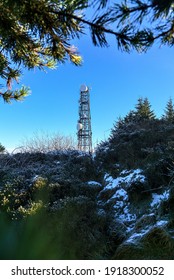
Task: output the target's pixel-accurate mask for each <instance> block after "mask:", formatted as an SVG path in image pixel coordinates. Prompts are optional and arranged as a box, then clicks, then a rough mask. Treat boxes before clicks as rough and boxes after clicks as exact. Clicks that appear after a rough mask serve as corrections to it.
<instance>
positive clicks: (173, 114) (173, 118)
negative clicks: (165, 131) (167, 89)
mask: <svg viewBox="0 0 174 280" xmlns="http://www.w3.org/2000/svg"><path fill="white" fill-rule="evenodd" d="M163 119H165V120H166V121H168V122H170V123H174V105H173V101H172V99H171V98H170V99H169V101H168V102H167V105H166V108H165V111H164V115H163Z"/></svg>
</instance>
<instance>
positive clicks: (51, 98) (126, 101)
mask: <svg viewBox="0 0 174 280" xmlns="http://www.w3.org/2000/svg"><path fill="white" fill-rule="evenodd" d="M109 39H110V47H109V48H98V47H94V46H93V45H92V43H91V39H90V37H89V36H82V38H81V39H80V40H79V41H77V42H73V44H74V45H76V46H77V47H78V49H79V51H80V53H81V55H82V56H83V60H84V62H83V66H82V67H76V66H73V65H72V64H71V63H70V62H67V63H66V64H64V65H59V66H58V68H57V69H56V70H49V71H47V73H45V72H40V71H39V70H35V71H30V72H29V71H24V73H23V74H24V75H23V77H22V78H21V84H25V85H27V86H29V87H30V88H31V90H32V94H31V95H30V96H29V97H27V98H26V99H25V101H23V102H18V103H13V104H12V105H8V104H4V103H3V101H2V100H1V101H0V103H1V104H0V106H1V107H0V119H1V124H0V127H1V135H0V142H1V143H2V144H3V145H4V146H5V147H6V148H7V150H11V149H13V148H15V147H18V146H20V145H21V142H22V141H23V140H24V139H25V138H30V137H33V134H34V133H36V132H38V131H44V132H48V133H51V134H52V133H57V132H58V133H61V134H64V135H72V136H74V137H76V125H77V119H78V99H79V88H80V85H81V84H84V83H85V84H86V85H88V86H89V87H91V93H90V94H91V117H92V130H93V144H95V143H96V141H97V140H98V141H100V140H103V139H107V137H108V135H109V133H110V129H111V128H112V126H113V123H114V122H115V121H116V120H117V118H118V117H119V116H125V114H127V113H128V112H129V110H131V109H134V106H135V104H136V103H137V99H138V98H139V97H148V98H149V101H150V102H151V104H152V108H153V109H154V111H155V113H156V115H157V116H160V115H161V114H163V110H164V108H165V106H166V103H167V101H168V99H169V97H171V98H173V100H174V85H173V77H174V63H173V57H174V49H172V48H168V47H161V48H159V46H154V47H153V48H151V49H150V50H149V51H148V52H147V53H145V54H138V53H136V52H133V53H130V54H127V53H123V52H121V51H119V50H118V49H117V46H116V42H115V39H114V38H112V37H111V38H109Z"/></svg>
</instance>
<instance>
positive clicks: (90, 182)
mask: <svg viewBox="0 0 174 280" xmlns="http://www.w3.org/2000/svg"><path fill="white" fill-rule="evenodd" d="M87 184H88V185H97V186H100V187H101V186H102V185H101V184H100V183H99V182H96V181H88V182H87Z"/></svg>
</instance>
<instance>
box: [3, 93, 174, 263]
mask: <svg viewBox="0 0 174 280" xmlns="http://www.w3.org/2000/svg"><path fill="white" fill-rule="evenodd" d="M173 153H174V110H173V104H172V100H171V99H170V100H169V102H168V104H167V106H166V109H165V112H164V115H163V116H162V117H161V118H160V119H159V118H157V117H156V116H155V114H154V112H153V110H151V106H150V103H149V101H148V100H147V98H145V99H142V98H140V99H139V100H138V103H137V105H136V107H135V109H134V110H132V111H130V112H129V113H128V114H127V115H126V116H125V117H124V118H120V119H119V120H117V121H116V123H115V124H114V126H113V129H112V131H111V134H110V137H109V139H108V140H107V141H105V142H102V143H100V145H99V146H98V147H97V149H96V152H95V154H93V155H89V154H86V153H82V152H79V151H77V150H75V149H71V148H68V149H66V150H58V149H57V150H54V151H47V152H46V151H45V150H44V152H43V151H37V150H34V151H32V150H31V149H30V150H29V151H27V149H26V150H25V151H23V152H22V151H21V152H20V153H16V154H5V153H1V154H0V211H1V215H0V226H1V231H0V247H1V250H0V258H1V259H173V258H174V250H173V249H174V185H173V176H174V161H173Z"/></svg>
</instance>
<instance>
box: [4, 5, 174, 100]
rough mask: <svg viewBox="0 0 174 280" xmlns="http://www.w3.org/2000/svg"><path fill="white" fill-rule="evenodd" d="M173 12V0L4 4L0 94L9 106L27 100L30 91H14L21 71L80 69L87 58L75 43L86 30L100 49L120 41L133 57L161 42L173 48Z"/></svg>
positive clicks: (118, 43)
mask: <svg viewBox="0 0 174 280" xmlns="http://www.w3.org/2000/svg"><path fill="white" fill-rule="evenodd" d="M88 8H89V9H90V13H89V12H88ZM173 11H174V7H173V1H165V3H164V1H163V0H160V1H148V0H145V1H141V0H140V1H139V0H138V1H137V0H131V1H123V2H121V3H119V4H117V3H111V4H110V3H109V1H108V0H104V1H98V0H93V1H87V0H75V1H71V0H62V1H49V0H38V1H37V2H36V1H34V0H31V1H27V0H24V1H11V0H4V1H1V5H0V14H1V21H0V50H1V51H0V77H1V78H2V79H4V80H5V81H6V86H7V90H4V91H3V90H2V91H1V92H0V95H1V96H2V97H3V99H4V101H5V102H10V101H11V100H21V99H23V98H24V97H25V96H27V94H28V93H29V90H28V89H27V88H25V87H22V88H21V89H19V90H16V91H12V90H11V85H12V82H13V81H14V80H15V81H18V78H19V76H20V75H21V69H22V68H26V69H29V70H30V69H33V68H35V67H37V68H39V69H45V67H49V68H55V67H56V64H57V63H64V62H65V61H67V60H70V61H71V62H72V63H73V64H74V65H81V63H82V58H81V56H80V55H79V53H78V50H77V49H76V47H74V46H72V45H71V44H72V40H73V39H75V38H78V39H79V38H80V37H81V35H82V34H83V33H85V32H86V27H89V29H90V32H91V38H92V41H93V44H94V45H96V46H101V47H103V46H108V40H107V37H106V35H107V34H111V35H113V36H114V37H115V38H116V42H117V45H118V48H120V49H122V50H124V51H128V52H129V51H130V50H131V49H136V50H137V51H146V50H147V49H148V48H149V47H150V46H151V45H152V44H153V43H154V42H155V41H156V40H160V41H161V43H162V44H168V45H170V46H173V44H174V40H173ZM89 14H91V17H90V18H89V17H88V16H87V15H89ZM147 19H150V24H149V20H147ZM7 26H8V28H7Z"/></svg>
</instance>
